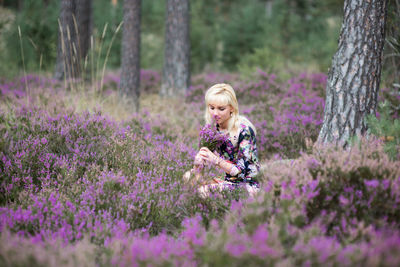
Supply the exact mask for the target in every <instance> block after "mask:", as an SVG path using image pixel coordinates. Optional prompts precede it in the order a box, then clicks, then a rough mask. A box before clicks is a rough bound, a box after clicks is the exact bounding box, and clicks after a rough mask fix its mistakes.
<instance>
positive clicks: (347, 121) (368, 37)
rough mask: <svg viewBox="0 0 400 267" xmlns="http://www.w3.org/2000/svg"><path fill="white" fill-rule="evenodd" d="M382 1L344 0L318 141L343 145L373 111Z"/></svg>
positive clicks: (382, 33) (383, 16)
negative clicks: (341, 21) (342, 17)
mask: <svg viewBox="0 0 400 267" xmlns="http://www.w3.org/2000/svg"><path fill="white" fill-rule="evenodd" d="M386 7H387V1H386V0H370V1H365V0H345V2H344V20H343V24H342V29H341V33H340V37H339V45H338V50H337V52H336V54H335V55H334V57H333V60H332V67H331V69H330V71H329V74H328V82H327V86H326V101H325V113H324V122H323V126H322V128H321V131H320V133H319V136H318V142H320V143H326V142H334V143H336V144H338V143H340V144H343V145H345V144H347V142H348V140H349V138H351V137H352V136H354V135H363V134H365V133H366V131H367V125H366V121H365V118H366V116H367V115H369V114H375V111H376V106H377V98H378V89H379V83H380V76H381V68H382V51H383V45H384V40H385V22H386Z"/></svg>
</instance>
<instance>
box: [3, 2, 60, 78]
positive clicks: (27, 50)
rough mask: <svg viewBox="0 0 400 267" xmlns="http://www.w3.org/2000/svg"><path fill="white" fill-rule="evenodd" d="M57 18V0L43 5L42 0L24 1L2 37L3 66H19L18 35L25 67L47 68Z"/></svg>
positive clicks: (53, 51) (52, 54)
mask: <svg viewBox="0 0 400 267" xmlns="http://www.w3.org/2000/svg"><path fill="white" fill-rule="evenodd" d="M57 17H58V1H51V2H49V4H47V5H46V4H45V3H44V2H43V1H34V0H25V1H24V5H23V9H22V10H21V11H20V12H17V13H16V20H15V22H14V24H13V26H12V28H11V29H10V30H9V32H8V34H6V35H5V36H4V37H2V38H5V42H6V47H7V58H5V60H7V59H8V61H6V62H7V63H6V64H7V66H9V67H10V68H14V67H15V68H17V69H22V65H23V62H22V55H21V53H22V52H21V45H20V38H21V39H22V49H23V56H24V58H25V66H26V68H27V70H29V71H38V70H40V69H42V70H51V69H52V68H53V65H54V62H55V58H56V56H57V29H58V26H57V25H58V23H57ZM18 27H20V29H21V36H19V34H18ZM3 64H5V63H2V64H1V65H3Z"/></svg>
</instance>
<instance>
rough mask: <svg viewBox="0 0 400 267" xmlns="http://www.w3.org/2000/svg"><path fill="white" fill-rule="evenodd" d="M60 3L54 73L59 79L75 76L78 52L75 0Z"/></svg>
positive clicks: (64, 0)
mask: <svg viewBox="0 0 400 267" xmlns="http://www.w3.org/2000/svg"><path fill="white" fill-rule="evenodd" d="M60 3H61V5H60V18H59V25H58V30H59V31H58V49H57V62H56V69H55V74H54V78H56V79H58V80H61V79H63V78H64V77H66V78H70V77H75V74H76V68H77V66H76V65H75V62H76V60H74V59H75V58H76V53H74V44H75V40H76V35H75V27H74V21H73V14H74V12H75V1H69V0H61V2H60ZM75 45H76V44H75ZM74 54H75V55H74Z"/></svg>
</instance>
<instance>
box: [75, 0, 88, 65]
mask: <svg viewBox="0 0 400 267" xmlns="http://www.w3.org/2000/svg"><path fill="white" fill-rule="evenodd" d="M75 14H76V15H75V16H76V23H77V26H78V47H79V48H78V53H79V54H78V56H79V58H80V59H84V58H85V57H86V55H87V53H88V51H89V46H90V35H91V34H92V0H76V7H75Z"/></svg>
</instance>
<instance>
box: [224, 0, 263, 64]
mask: <svg viewBox="0 0 400 267" xmlns="http://www.w3.org/2000/svg"><path fill="white" fill-rule="evenodd" d="M241 4H242V2H240V1H239V2H238V3H237V4H236V5H232V6H231V14H230V18H229V20H227V21H225V22H224V25H223V27H222V29H221V33H222V42H223V54H222V61H223V63H224V66H225V67H226V68H227V69H230V70H231V69H235V68H236V64H237V63H238V62H239V60H240V58H241V57H242V56H243V55H245V54H247V53H252V52H253V51H254V49H255V48H257V47H260V46H261V45H262V40H263V38H264V34H265V32H264V31H263V24H264V23H265V22H266V21H265V11H264V10H263V6H262V4H261V3H260V2H259V1H257V0H254V1H249V2H248V4H247V5H241ZM221 26H222V25H221Z"/></svg>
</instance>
